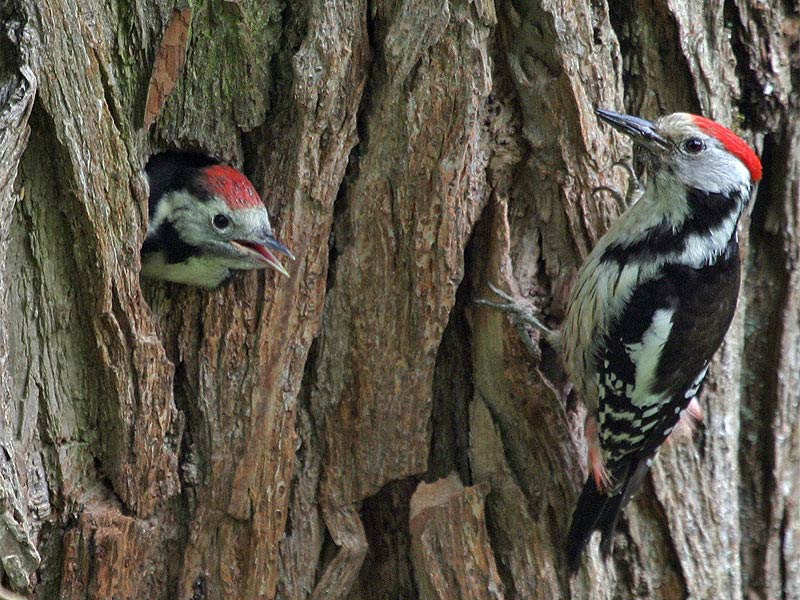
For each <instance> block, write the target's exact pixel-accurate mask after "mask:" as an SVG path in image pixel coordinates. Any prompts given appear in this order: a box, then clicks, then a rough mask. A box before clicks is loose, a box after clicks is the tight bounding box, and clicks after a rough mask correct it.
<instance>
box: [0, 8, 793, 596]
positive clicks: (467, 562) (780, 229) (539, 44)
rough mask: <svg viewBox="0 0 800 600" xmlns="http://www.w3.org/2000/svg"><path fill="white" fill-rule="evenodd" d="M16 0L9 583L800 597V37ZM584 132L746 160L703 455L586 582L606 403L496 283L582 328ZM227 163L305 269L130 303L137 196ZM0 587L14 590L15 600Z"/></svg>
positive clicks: (765, 20) (603, 198) (457, 13)
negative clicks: (513, 313) (671, 123)
mask: <svg viewBox="0 0 800 600" xmlns="http://www.w3.org/2000/svg"><path fill="white" fill-rule="evenodd" d="M191 5H192V10H193V21H192V27H191V32H190V36H189V41H188V47H187V54H186V56H187V62H186V67H185V71H184V75H183V76H182V77H181V78H180V79H179V81H178V84H177V86H176V88H175V91H174V92H173V93H172V95H171V96H170V97H169V98H168V99H167V101H166V103H165V105H164V108H163V111H162V113H161V115H160V116H159V117H158V119H157V121H156V122H155V123H154V124H153V126H152V128H151V129H150V131H149V132H147V133H146V132H144V131H143V130H142V115H143V111H144V102H145V96H146V92H147V85H148V81H149V79H150V74H151V68H152V63H153V60H154V57H155V56H156V52H157V49H158V47H159V43H160V40H161V36H162V33H163V30H164V27H165V26H166V23H167V21H168V19H169V17H170V15H171V14H172V11H173V9H174V8H175V4H174V2H167V0H130V1H126V2H111V3H109V2H102V1H101V0H85V1H81V2H78V3H76V2H71V1H67V0H35V1H34V0H9V1H7V2H5V3H2V4H0V25H2V26H1V27H0V399H2V405H1V406H2V414H0V422H1V423H2V428H0V450H2V451H0V566H1V567H2V571H1V573H0V575H1V577H0V585H1V586H2V588H9V589H12V590H14V591H16V592H20V593H24V594H25V595H26V596H27V597H29V598H36V599H38V600H50V599H52V598H63V599H76V600H77V599H97V600H100V599H102V600H106V599H108V598H118V599H121V600H123V599H130V600H133V599H138V598H153V599H163V600H176V599H177V600H221V599H223V598H242V599H246V600H250V599H261V598H269V599H272V598H281V599H282V600H308V599H311V598H313V599H315V600H323V599H334V598H336V599H339V598H347V599H348V600H384V599H385V600H390V599H391V600H396V599H398V598H402V599H407V600H416V599H418V598H419V599H422V600H428V599H431V598H437V599H442V600H450V599H456V598H487V599H488V598H492V599H499V598H505V599H525V600H527V599H547V600H551V599H554V598H563V599H575V600H577V599H584V598H592V599H601V600H602V599H605V600H611V599H615V600H617V599H621V600H629V599H630V600H632V599H645V598H647V599H655V600H662V599H663V600H672V599H678V598H696V599H706V598H708V599H711V598H713V599H727V598H730V599H736V600H739V599H741V600H744V599H745V598H746V599H747V600H754V599H759V600H772V599H777V598H786V599H790V598H798V597H800V504H799V503H798V500H797V499H798V498H799V497H800V468H798V465H800V423H799V421H800V419H799V418H798V413H800V380H799V379H798V378H799V377H800V275H799V273H800V271H799V270H798V265H800V240H799V239H798V238H799V237H800V233H798V232H800V204H798V202H800V201H799V200H798V199H799V198H800V183H799V182H800V172H798V169H799V168H800V167H799V166H798V165H800V133H798V132H800V127H799V126H798V122H799V121H798V119H799V117H800V112H798V108H797V96H798V92H799V91H800V90H798V85H800V60H798V56H799V55H800V54H798V50H799V49H800V17H798V14H797V11H796V7H793V6H792V5H791V3H788V2H784V3H778V2H773V3H764V2H753V1H749V0H713V1H711V2H701V3H698V2H690V1H688V0H613V1H607V0H567V1H556V0H525V1H522V0H519V1H518V0H503V1H500V0H354V1H351V2H335V1H333V0H321V1H317V0H314V1H312V0H302V1H299V2H289V1H286V0H269V1H266V2H264V1H257V0H236V1H229V0H214V1H209V2H192V3H191ZM596 106H605V107H608V108H612V109H618V110H625V111H627V112H630V113H635V114H642V115H644V116H647V117H653V116H656V115H658V114H660V113H665V112H672V111H677V110H684V111H692V112H702V113H703V114H706V115H708V116H711V117H713V118H715V119H717V120H720V121H721V122H723V123H724V124H726V125H730V126H731V127H732V128H733V129H734V130H736V131H737V132H739V133H740V134H741V135H742V136H743V137H745V138H746V139H747V140H748V141H749V142H751V143H752V144H753V145H754V147H755V148H756V149H757V150H758V151H759V153H761V152H762V151H763V157H764V166H765V175H764V180H763V181H762V182H761V184H760V186H759V189H758V192H757V197H756V198H755V201H754V203H753V207H752V211H751V214H750V213H749V214H748V215H747V216H746V218H745V219H744V220H743V223H742V226H741V228H740V239H741V241H742V242H743V244H742V246H743V262H744V265H745V267H744V277H743V288H742V294H741V298H740V302H739V305H738V308H737V314H736V317H735V319H734V322H733V325H732V327H731V330H730V332H729V334H728V336H727V338H726V341H725V344H724V345H723V348H722V350H721V351H720V352H719V353H718V355H717V356H716V357H715V359H714V362H713V364H712V368H711V372H710V375H709V380H708V384H707V386H706V389H705V391H704V393H703V398H702V403H703V406H704V411H705V414H706V421H705V425H704V428H703V430H702V431H701V432H699V433H698V434H696V435H695V436H694V437H692V436H685V437H682V438H679V439H677V440H675V441H674V442H673V443H671V444H670V445H668V446H667V447H666V448H664V450H663V451H662V452H661V453H660V455H659V458H658V460H657V461H656V464H655V466H654V469H653V471H652V475H651V476H650V477H649V479H648V482H647V484H646V485H645V486H643V489H642V492H641V493H640V494H639V497H638V498H637V499H636V500H635V501H634V502H633V503H631V505H630V507H629V508H628V510H627V511H626V514H625V517H624V518H623V521H622V523H621V526H620V532H619V534H618V535H617V538H616V544H615V551H614V553H613V556H612V558H611V559H610V560H608V561H603V560H602V559H601V557H600V555H599V551H598V547H597V543H596V541H593V542H592V543H590V545H589V548H588V550H587V552H586V557H585V559H584V564H583V567H582V568H581V570H580V571H579V573H578V574H577V575H576V576H574V577H572V578H570V577H569V576H568V574H567V572H566V568H565V565H564V559H563V547H564V538H565V535H566V528H567V524H568V521H569V518H570V513H571V510H572V506H573V504H574V502H575V499H576V496H577V493H578V490H579V486H580V484H581V483H582V481H583V479H584V477H585V470H586V464H585V462H586V458H585V457H586V448H585V442H584V439H583V427H582V423H583V419H584V416H585V409H584V407H583V406H582V405H581V403H580V402H578V403H577V404H576V405H569V406H568V405H567V402H566V400H567V397H566V389H567V388H566V382H565V381H564V376H563V373H561V370H560V368H559V365H558V363H557V360H556V357H555V355H554V353H553V351H552V349H550V348H549V347H548V346H547V344H546V343H545V342H544V341H543V340H540V339H539V338H538V334H536V333H535V332H531V336H532V341H533V346H532V348H533V355H531V353H530V351H529V350H528V347H527V346H526V345H524V344H523V343H522V342H521V340H520V339H519V336H518V334H517V330H516V328H515V327H514V326H513V325H512V323H511V322H510V321H509V319H508V318H507V317H506V316H504V315H503V314H501V313H499V312H497V311H492V310H489V309H487V308H485V307H479V306H476V305H474V304H473V300H474V299H476V298H489V297H491V293H490V290H489V288H488V286H487V285H486V284H487V283H488V282H491V283H493V284H495V285H497V286H499V287H500V288H502V289H504V290H506V291H508V292H509V293H512V294H514V295H515V296H517V297H519V298H520V299H521V300H523V301H527V302H531V303H532V304H534V305H535V306H536V307H537V308H538V309H539V310H540V312H541V313H542V315H543V317H544V318H545V320H546V321H548V322H549V323H550V324H552V325H554V326H557V325H558V324H559V322H560V320H561V319H562V318H563V315H564V311H565V308H566V301H567V297H568V294H569V290H570V288H571V286H572V283H573V279H574V276H575V273H576V271H577V269H578V267H579V266H580V264H581V261H582V260H583V257H585V256H586V254H587V253H588V252H589V251H590V249H591V247H592V246H593V244H595V243H596V241H597V240H598V239H599V238H600V236H601V235H602V234H603V232H604V231H605V230H606V229H607V227H608V226H609V224H610V223H611V222H613V220H614V218H615V217H616V216H617V215H618V214H619V212H620V211H621V210H623V208H624V207H623V206H621V205H619V204H618V203H617V202H616V201H615V200H614V197H613V196H612V195H610V194H593V193H592V189H593V188H594V187H596V186H598V185H612V186H615V187H620V188H621V187H623V184H624V180H623V177H622V172H621V170H618V169H612V168H611V165H612V163H613V162H614V161H615V160H617V159H620V158H625V157H626V156H627V155H628V154H629V153H630V148H629V147H628V146H627V145H626V143H627V142H625V141H624V140H622V139H621V136H618V135H617V134H616V133H612V132H610V130H609V128H607V127H603V126H600V125H599V124H598V123H597V121H596V118H595V116H594V113H593V109H594V108H595V107H596ZM166 148H182V149H191V150H195V151H202V152H205V153H208V154H213V155H214V156H216V157H218V158H220V159H222V160H224V161H227V162H229V163H231V164H233V165H235V166H236V167H238V168H241V169H242V170H243V171H244V172H245V173H246V174H247V175H248V176H249V177H250V178H251V180H252V181H253V182H254V184H255V186H256V188H257V189H258V190H259V192H260V193H261V195H262V197H263V198H264V201H265V203H266V204H267V206H268V208H269V211H270V215H271V219H272V222H273V225H274V227H275V229H276V232H277V234H278V235H279V237H280V238H281V239H282V240H284V241H285V242H286V243H287V244H288V245H289V247H290V248H291V249H292V251H293V252H294V254H295V255H296V256H297V257H298V259H297V261H295V262H294V263H293V264H292V265H291V269H290V270H291V275H292V276H291V278H289V279H286V278H279V277H277V276H276V274H274V273H272V272H269V273H265V272H258V273H249V274H240V275H238V276H237V277H236V278H235V280H234V282H233V283H232V284H231V285H230V286H227V287H225V288H223V289H221V290H216V291H211V292H208V291H202V290H195V289H190V288H182V287H180V286H176V285H170V284H163V283H159V282H153V281H140V279H139V276H138V271H139V248H140V245H141V241H142V239H143V236H144V232H145V227H146V218H147V189H146V184H145V181H144V179H143V178H142V177H141V175H140V171H141V169H142V166H143V165H144V164H145V162H146V160H147V157H148V156H149V155H150V154H151V153H152V152H156V151H160V150H163V149H166ZM4 593H5V592H4V591H3V590H1V589H0V596H1V595H2V594H4Z"/></svg>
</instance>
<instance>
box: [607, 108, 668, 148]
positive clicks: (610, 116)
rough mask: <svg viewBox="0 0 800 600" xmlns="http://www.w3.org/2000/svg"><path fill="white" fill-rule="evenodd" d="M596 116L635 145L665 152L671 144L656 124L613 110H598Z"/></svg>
mask: <svg viewBox="0 0 800 600" xmlns="http://www.w3.org/2000/svg"><path fill="white" fill-rule="evenodd" d="M594 112H595V114H596V115H597V116H598V117H600V118H601V119H602V120H603V121H605V122H606V123H608V124H609V125H611V126H612V127H613V128H614V129H616V130H617V131H619V132H621V133H624V134H625V135H627V136H628V137H629V138H631V139H632V140H633V141H634V143H637V144H642V145H643V146H647V147H649V148H651V149H653V150H665V149H667V148H669V146H670V143H669V141H668V140H666V139H665V138H663V137H661V135H659V133H658V131H656V126H655V123H653V122H652V121H648V120H647V119H640V118H639V117H633V116H631V115H622V114H620V113H615V112H614V111H611V110H605V109H603V108H596V109H595V110H594Z"/></svg>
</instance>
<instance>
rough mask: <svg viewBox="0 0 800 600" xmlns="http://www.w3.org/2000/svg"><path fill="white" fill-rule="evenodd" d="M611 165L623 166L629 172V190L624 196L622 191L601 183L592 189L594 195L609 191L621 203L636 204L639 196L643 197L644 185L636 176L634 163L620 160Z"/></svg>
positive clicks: (626, 204)
mask: <svg viewBox="0 0 800 600" xmlns="http://www.w3.org/2000/svg"><path fill="white" fill-rule="evenodd" d="M611 167H612V168H613V167H621V168H623V169H625V171H626V172H627V173H628V190H627V192H626V193H625V195H624V196H623V195H622V193H621V192H620V191H619V190H617V189H615V188H612V187H609V186H607V185H601V186H598V187H596V188H594V189H593V190H592V195H594V194H596V193H598V192H608V193H609V194H611V195H612V196H614V198H615V199H616V200H617V201H618V202H619V203H620V204H623V205H625V206H631V205H632V204H634V203H635V202H636V201H637V200H638V199H639V198H641V196H642V194H643V193H644V186H643V185H642V182H641V181H639V178H638V177H637V176H636V171H635V170H634V168H633V165H631V163H629V162H628V161H625V160H618V161H616V162H614V164H612V165H611Z"/></svg>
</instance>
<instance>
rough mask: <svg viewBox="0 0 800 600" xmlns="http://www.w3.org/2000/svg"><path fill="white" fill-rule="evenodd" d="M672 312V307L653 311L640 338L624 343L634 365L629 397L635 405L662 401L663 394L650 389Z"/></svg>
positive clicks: (641, 405) (666, 336) (648, 404)
mask: <svg viewBox="0 0 800 600" xmlns="http://www.w3.org/2000/svg"><path fill="white" fill-rule="evenodd" d="M674 314H675V310H674V309H672V308H661V309H659V310H657V311H655V312H654V313H653V320H652V321H651V322H650V327H648V328H647V329H646V330H645V332H644V335H643V336H642V339H641V340H640V341H638V342H635V343H633V344H626V345H625V350H626V351H627V352H628V356H629V357H630V359H631V362H632V363H633V364H634V365H636V384H635V385H634V393H633V396H632V397H631V401H632V402H633V404H634V405H635V406H638V407H645V406H651V405H653V404H656V403H661V402H662V401H663V394H658V395H653V394H651V393H650V389H651V387H652V385H653V382H654V381H655V378H656V370H657V369H658V363H659V361H660V360H661V354H662V352H663V350H664V344H666V343H667V339H668V338H669V334H670V332H671V331H672V317H673V316H674Z"/></svg>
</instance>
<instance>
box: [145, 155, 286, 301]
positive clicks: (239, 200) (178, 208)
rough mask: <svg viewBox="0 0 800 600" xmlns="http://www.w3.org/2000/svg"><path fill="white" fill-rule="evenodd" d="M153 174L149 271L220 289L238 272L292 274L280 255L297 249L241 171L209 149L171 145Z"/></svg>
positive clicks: (150, 167) (149, 169) (149, 171)
mask: <svg viewBox="0 0 800 600" xmlns="http://www.w3.org/2000/svg"><path fill="white" fill-rule="evenodd" d="M145 175H146V177H147V181H148V184H149V186H150V198H149V209H148V213H149V225H148V227H147V235H146V237H145V240H144V244H143V245H142V275H143V276H144V277H149V278H153V279H164V280H167V281H173V282H176V283H181V284H184V285H191V286H197V287H203V288H208V289H213V288H216V287H219V286H220V285H222V284H223V283H226V282H227V281H229V280H230V279H231V278H232V277H233V274H234V273H235V272H236V271H249V270H253V269H263V268H266V267H269V268H272V269H275V270H276V271H278V272H279V273H281V274H283V275H287V276H288V272H287V271H286V269H285V268H284V266H283V265H282V264H281V262H280V260H279V259H278V256H277V255H278V254H282V255H284V256H286V257H288V258H290V259H292V260H293V259H294V256H293V255H292V253H291V251H290V250H289V249H288V248H287V247H286V246H285V245H284V244H283V243H282V242H280V241H279V240H278V239H277V238H276V237H275V234H274V233H273V231H272V226H271V225H270V222H269V215H268V214H267V209H266V207H265V206H264V203H263V202H262V200H261V198H260V197H259V195H258V192H256V190H255V188H254V187H253V184H252V183H250V180H248V179H247V177H245V176H244V175H243V174H242V173H241V172H239V171H237V170H236V169H234V168H233V167H229V166H227V165H223V164H220V163H218V162H216V161H215V160H213V159H211V158H208V157H205V156H201V155H196V154H189V153H183V152H165V153H162V154H156V155H154V156H153V157H151V158H150V160H149V161H148V163H147V165H146V166H145Z"/></svg>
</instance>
